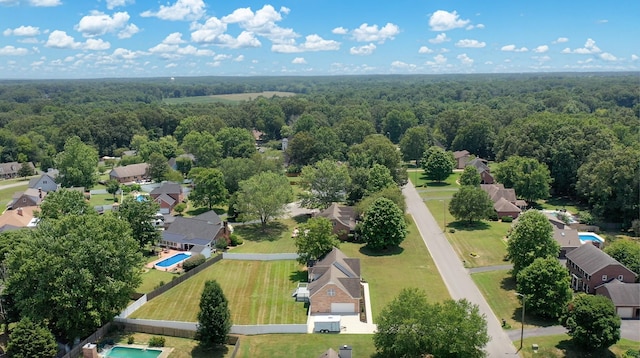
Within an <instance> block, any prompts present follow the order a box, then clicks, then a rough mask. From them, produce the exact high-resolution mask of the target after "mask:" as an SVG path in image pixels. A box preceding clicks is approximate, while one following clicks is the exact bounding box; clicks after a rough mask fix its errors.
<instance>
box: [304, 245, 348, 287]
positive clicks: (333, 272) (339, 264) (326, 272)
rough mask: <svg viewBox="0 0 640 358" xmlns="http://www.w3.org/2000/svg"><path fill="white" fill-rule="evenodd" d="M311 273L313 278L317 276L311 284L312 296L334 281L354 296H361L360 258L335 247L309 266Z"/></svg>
mask: <svg viewBox="0 0 640 358" xmlns="http://www.w3.org/2000/svg"><path fill="white" fill-rule="evenodd" d="M309 275H310V276H309V277H311V278H312V279H313V278H315V280H314V281H312V282H311V283H310V284H309V293H310V296H313V295H314V294H315V293H317V292H318V291H319V290H320V289H321V288H322V287H324V286H326V285H327V284H329V283H333V284H335V285H337V286H338V287H340V288H342V290H343V291H344V292H346V293H347V294H349V295H350V296H351V297H352V298H360V259H355V258H349V257H347V256H346V255H345V254H344V253H343V252H342V251H340V250H338V249H337V248H335V247H334V248H333V250H331V252H329V253H328V254H327V255H326V256H325V257H324V258H323V259H322V260H320V261H318V262H317V263H316V264H315V265H314V266H313V267H310V268H309Z"/></svg>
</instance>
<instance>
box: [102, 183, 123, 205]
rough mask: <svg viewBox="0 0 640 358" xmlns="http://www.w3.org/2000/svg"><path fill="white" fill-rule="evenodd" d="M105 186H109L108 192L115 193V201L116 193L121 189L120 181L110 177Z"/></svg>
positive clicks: (114, 199)
mask: <svg viewBox="0 0 640 358" xmlns="http://www.w3.org/2000/svg"><path fill="white" fill-rule="evenodd" d="M105 186H106V187H107V193H109V194H111V195H113V201H116V193H117V192H118V190H120V182H118V181H117V180H115V179H109V180H107V182H106V183H105Z"/></svg>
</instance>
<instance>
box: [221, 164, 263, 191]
mask: <svg viewBox="0 0 640 358" xmlns="http://www.w3.org/2000/svg"><path fill="white" fill-rule="evenodd" d="M258 155H259V154H258ZM218 168H219V169H220V171H222V173H224V186H225V187H226V188H227V191H228V192H229V194H233V193H235V192H236V191H238V188H239V184H238V183H240V182H241V181H243V180H247V179H249V178H251V177H252V176H253V175H255V174H256V173H257V172H258V168H257V165H256V162H255V161H254V160H253V159H249V158H224V159H222V160H221V161H220V165H219V166H218Z"/></svg>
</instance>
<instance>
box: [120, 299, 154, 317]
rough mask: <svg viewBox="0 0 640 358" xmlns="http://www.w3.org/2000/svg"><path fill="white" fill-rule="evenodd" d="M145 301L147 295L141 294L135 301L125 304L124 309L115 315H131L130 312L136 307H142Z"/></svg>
mask: <svg viewBox="0 0 640 358" xmlns="http://www.w3.org/2000/svg"><path fill="white" fill-rule="evenodd" d="M145 303H147V295H142V296H141V297H140V298H138V299H137V300H136V302H134V303H132V304H130V305H129V306H127V308H125V309H124V311H122V312H120V314H119V315H117V316H116V317H117V318H127V317H129V316H131V314H132V313H133V312H135V311H136V310H137V309H138V308H140V307H142V305H144V304H145Z"/></svg>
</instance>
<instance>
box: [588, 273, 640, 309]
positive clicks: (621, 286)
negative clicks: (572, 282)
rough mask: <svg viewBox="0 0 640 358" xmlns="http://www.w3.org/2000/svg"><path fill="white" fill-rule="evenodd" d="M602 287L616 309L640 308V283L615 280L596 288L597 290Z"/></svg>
mask: <svg viewBox="0 0 640 358" xmlns="http://www.w3.org/2000/svg"><path fill="white" fill-rule="evenodd" d="M601 287H603V288H604V289H605V290H606V291H607V292H608V293H609V297H610V298H611V301H613V304H614V305H615V306H616V307H618V306H627V307H629V306H634V307H640V283H624V282H620V281H619V280H618V279H613V280H611V281H609V282H607V283H605V284H602V285H600V286H598V287H596V289H599V288H601Z"/></svg>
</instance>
